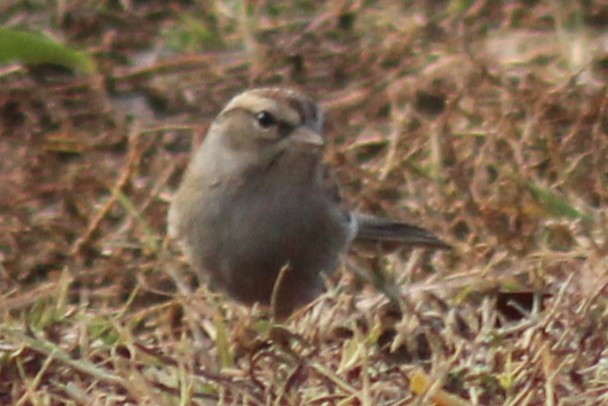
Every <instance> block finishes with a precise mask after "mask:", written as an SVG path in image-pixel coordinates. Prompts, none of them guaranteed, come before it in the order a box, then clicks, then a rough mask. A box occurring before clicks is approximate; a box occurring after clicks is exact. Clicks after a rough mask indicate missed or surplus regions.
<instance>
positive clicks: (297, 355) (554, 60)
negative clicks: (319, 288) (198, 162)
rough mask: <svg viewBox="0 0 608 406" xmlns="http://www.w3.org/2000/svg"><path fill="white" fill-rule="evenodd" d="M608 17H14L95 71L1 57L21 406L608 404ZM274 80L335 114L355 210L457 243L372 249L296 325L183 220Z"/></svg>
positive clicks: (50, 13)
mask: <svg viewBox="0 0 608 406" xmlns="http://www.w3.org/2000/svg"><path fill="white" fill-rule="evenodd" d="M55 3H56V4H55ZM607 22H608V5H607V4H606V3H605V2H602V1H586V2H557V1H534V0H527V1H524V0H521V1H505V2H489V1H482V0H478V1H441V0H427V1H421V2H397V1H389V0H383V1H378V2H366V1H339V2H316V1H307V0H298V1H295V2H289V3H288V2H280V1H263V0H260V1H244V0H243V1H229V0H217V1H195V0H191V1H187V0H184V1H171V2H162V1H148V2H140V1H114V0H99V1H92V0H89V1H73V0H67V1H64V2H48V4H47V2H43V1H19V0H11V1H5V2H3V3H2V4H1V5H0V23H1V24H2V25H3V27H10V28H13V29H19V30H25V31H43V32H45V33H46V34H47V35H48V36H49V37H51V38H53V39H54V40H55V41H56V42H57V43H60V44H63V45H65V46H66V47H68V48H66V49H71V50H78V51H79V52H81V54H80V55H87V56H88V57H90V58H91V60H92V61H93V62H94V65H95V69H93V70H92V69H90V67H89V66H87V65H86V64H82V63H72V64H70V63H68V64H65V63H63V62H61V61H56V62H57V63H55V64H52V63H48V62H54V60H53V52H50V56H48V55H45V56H44V57H42V56H41V54H42V53H43V52H40V53H35V54H36V55H35V56H34V58H38V59H44V58H47V59H45V60H44V61H43V62H47V63H44V64H40V63H33V62H40V60H32V56H31V55H30V56H29V57H23V58H21V59H20V60H11V61H10V62H8V61H5V62H4V64H3V65H0V156H1V157H2V158H1V159H0V171H1V174H2V176H1V179H0V288H1V291H0V312H1V314H2V321H1V322H0V404H24V405H27V404H64V403H68V404H87V405H89V404H106V405H108V404H155V405H156V404H167V405H170V404H214V403H218V402H219V403H225V404H233V403H234V404H294V405H295V404H319V405H321V404H369V405H371V404H374V405H396V404H411V403H417V404H432V403H435V404H443V405H459V404H481V405H503V404H512V405H514V404H518V405H519V404H556V403H560V404H575V403H578V404H602V403H606V402H608V385H607V384H606V382H608V352H607V351H608V350H607V349H606V348H608V346H607V345H606V341H607V340H608V337H607V335H606V331H608V299H607V296H608V295H607V290H608V272H607V269H608V260H607V259H606V253H607V252H608V216H607V215H608V212H607V210H606V207H607V203H608V115H607V114H606V110H607V108H608V98H607V97H606V80H607V78H608V75H607V68H606V67H607V66H608V64H607V61H608V50H607V48H606V44H607V43H608V41H607V40H608V37H607V36H606V30H605V27H606V23H607ZM3 35H6V33H4V34H3ZM4 44H5V45H2V42H0V50H2V48H3V46H4V47H6V44H7V42H6V38H5V40H4ZM17 48H19V47H17ZM70 52H72V51H70ZM0 56H2V52H0ZM49 58H50V60H49ZM57 64H60V65H68V66H62V67H61V66H57ZM262 85H279V86H290V87H295V88H298V89H301V90H303V91H306V92H308V93H310V94H311V95H313V96H314V97H315V98H316V99H317V100H319V101H320V102H321V103H322V105H323V107H324V109H325V116H326V133H327V136H328V140H329V144H330V145H329V146H328V151H327V161H328V162H330V163H331V164H332V165H334V167H335V168H336V172H337V177H338V179H339V180H340V183H341V185H342V193H343V195H344V199H345V201H347V202H348V204H349V205H350V206H351V207H353V208H357V209H360V210H364V211H368V212H372V213H376V214H382V215H386V216H390V217H394V218H400V219H403V220H405V221H409V222H412V223H415V224H417V225H420V226H423V227H425V228H427V229H429V230H432V231H433V232H434V233H435V234H436V235H438V236H440V237H441V238H442V239H444V240H445V241H446V242H448V243H449V244H451V245H452V246H453V249H452V250H450V251H442V252H430V251H426V250H419V249H416V250H412V249H404V250H402V251H399V252H397V253H390V254H387V255H376V254H377V253H376V252H374V251H372V252H370V251H366V252H353V255H351V256H350V257H349V259H348V260H347V261H346V263H345V265H344V269H342V270H341V272H340V275H339V277H338V278H336V279H335V280H332V281H328V292H327V294H326V295H324V296H323V297H322V298H320V299H319V300H318V301H317V302H316V303H314V304H313V305H312V306H310V307H309V308H306V309H304V310H302V311H301V312H299V313H297V314H296V315H294V316H293V317H292V318H291V319H290V320H288V321H287V322H285V323H283V324H274V323H272V322H271V321H269V319H268V317H267V315H266V314H265V313H264V310H263V309H258V308H253V309H249V308H246V307H244V306H241V305H239V304H237V303H234V302H232V301H231V300H229V299H226V298H224V297H223V296H221V295H217V294H213V293H210V292H208V291H207V290H206V288H205V286H204V284H201V285H200V286H198V284H197V282H196V278H195V277H194V274H193V273H192V271H191V270H190V268H189V266H188V264H187V263H186V262H185V260H184V259H183V257H182V256H181V254H180V253H179V251H177V250H175V249H173V247H172V244H171V243H170V242H169V241H167V240H166V239H165V234H166V233H165V228H166V211H167V205H168V202H169V201H170V198H171V195H172V194H173V192H174V191H175V189H176V187H177V184H178V183H179V180H180V178H181V175H182V172H183V170H184V168H185V166H186V165H187V162H188V159H189V157H190V153H191V150H192V149H193V148H194V147H195V146H196V145H198V144H199V143H200V141H201V139H202V138H203V137H204V135H205V132H206V130H207V128H208V126H209V123H210V121H211V120H212V118H213V117H214V115H216V114H217V113H218V111H219V110H220V109H221V107H222V105H223V104H224V103H225V102H226V101H227V100H228V99H229V98H230V97H231V96H233V95H234V94H236V93H238V92H240V91H242V90H243V89H246V88H250V87H255V86H262ZM353 269H364V270H366V271H367V272H371V274H374V275H376V277H373V278H371V280H373V281H374V283H368V282H369V279H368V282H366V280H365V279H361V278H358V277H355V276H354V275H355V273H353V272H352V270H353ZM388 297H393V298H395V297H396V298H397V299H398V300H397V301H393V302H391V301H389V299H388Z"/></svg>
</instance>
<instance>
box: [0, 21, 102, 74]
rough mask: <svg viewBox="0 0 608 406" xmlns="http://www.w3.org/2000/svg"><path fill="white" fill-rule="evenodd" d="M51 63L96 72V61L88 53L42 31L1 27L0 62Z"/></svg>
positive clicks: (86, 71)
mask: <svg viewBox="0 0 608 406" xmlns="http://www.w3.org/2000/svg"><path fill="white" fill-rule="evenodd" d="M15 61H18V62H22V63H25V64H39V63H50V64H55V65H61V66H65V67H68V68H71V69H76V70H80V71H83V72H85V73H94V72H95V71H96V67H95V63H94V62H93V60H92V59H91V58H89V57H88V56H87V55H85V54H83V53H81V52H78V51H76V50H74V49H71V48H69V47H66V46H65V45H62V44H60V43H58V42H55V41H53V40H52V39H50V38H48V37H47V36H45V35H43V34H40V33H31V32H25V31H18V30H13V29H10V28H2V27H0V64H2V63H10V62H15Z"/></svg>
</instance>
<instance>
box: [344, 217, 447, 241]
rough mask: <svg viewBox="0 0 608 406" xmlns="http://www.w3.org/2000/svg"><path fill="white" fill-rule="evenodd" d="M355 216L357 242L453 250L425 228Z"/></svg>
mask: <svg viewBox="0 0 608 406" xmlns="http://www.w3.org/2000/svg"><path fill="white" fill-rule="evenodd" d="M353 214H354V216H355V218H356V220H357V226H358V229H357V235H356V237H355V240H356V241H387V242H397V243H403V244H406V245H415V246H425V247H429V248H436V249H450V248H452V247H451V246H450V245H449V244H446V243H445V242H443V241H441V240H440V239H439V238H437V237H435V236H434V235H433V234H432V233H431V232H430V231H427V230H425V229H424V228H421V227H417V226H412V225H410V224H406V223H402V222H400V221H394V220H388V219H384V218H381V217H375V216H369V215H365V214H360V213H353Z"/></svg>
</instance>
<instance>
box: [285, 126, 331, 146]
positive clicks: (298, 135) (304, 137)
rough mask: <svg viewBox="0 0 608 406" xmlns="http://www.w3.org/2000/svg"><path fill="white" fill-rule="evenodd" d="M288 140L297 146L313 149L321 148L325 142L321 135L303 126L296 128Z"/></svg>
mask: <svg viewBox="0 0 608 406" xmlns="http://www.w3.org/2000/svg"><path fill="white" fill-rule="evenodd" d="M290 138H291V139H292V140H293V142H297V143H298V144H304V145H309V146H314V147H322V146H323V145H325V140H324V139H323V136H322V135H321V134H319V133H318V132H316V131H313V130H311V129H310V128H308V127H305V126H302V127H298V128H296V129H295V130H294V132H293V134H291V137H290Z"/></svg>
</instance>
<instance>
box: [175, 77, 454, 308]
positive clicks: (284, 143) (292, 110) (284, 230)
mask: <svg viewBox="0 0 608 406" xmlns="http://www.w3.org/2000/svg"><path fill="white" fill-rule="evenodd" d="M322 126H323V112H322V110H321V108H320V106H319V105H318V104H317V103H316V102H315V101H314V100H313V99H312V98H310V97H309V96H307V95H305V94H303V93H301V92H299V91H296V90H290V89H283V88H258V89H253V90H248V91H245V92H244V93H241V94H239V95H237V96H235V97H234V98H233V99H232V100H230V101H229V102H228V104H227V105H226V106H225V107H224V109H223V110H222V111H221V112H220V113H219V115H218V116H217V117H216V118H215V120H214V121H213V122H212V124H211V126H210V128H209V131H208V133H207V136H206V137H205V139H204V140H203V142H202V143H201V145H200V147H199V148H198V150H197V151H196V153H195V154H194V156H193V158H192V160H191V162H190V164H189V166H188V168H187V169H186V172H185V174H184V176H183V179H182V182H181V184H180V186H179V188H178V190H177V192H176V193H175V195H174V197H173V199H172V202H171V204H170V207H169V212H168V234H169V236H170V237H171V238H172V239H174V240H176V241H177V242H178V244H179V245H180V247H181V249H182V251H183V252H184V253H185V255H186V257H187V258H188V260H189V262H190V263H191V264H192V266H193V267H194V268H195V269H196V270H197V275H198V276H199V279H202V280H203V281H204V282H206V283H208V284H209V286H210V287H211V288H212V289H215V290H221V291H223V292H225V293H227V294H228V295H229V296H230V297H232V298H234V299H236V300H237V301H239V302H242V303H244V304H248V305H252V304H254V303H260V304H262V305H272V311H273V314H274V316H275V317H276V318H278V319H284V318H286V317H288V316H289V315H290V314H291V313H293V312H294V311H295V310H297V309H298V308H300V307H302V306H304V305H306V304H308V303H309V302H311V301H313V300H314V299H315V298H317V297H318V296H319V295H320V294H321V293H322V292H323V291H324V275H325V276H330V275H331V274H332V273H334V272H335V271H336V269H337V268H338V266H339V264H340V260H341V257H342V256H343V254H345V253H346V252H347V250H348V248H349V246H350V245H351V244H352V243H353V242H356V241H381V242H390V243H395V242H397V243H403V244H406V245H414V246H426V247H431V248H438V249H444V248H448V247H449V246H448V245H447V244H445V243H444V242H442V241H441V240H440V239H438V238H437V237H435V236H434V235H433V234H431V233H430V232H428V231H427V230H425V229H423V228H420V227H417V226H413V225H409V224H406V223H402V222H400V221H394V220H388V219H384V218H381V217H376V216H373V215H368V214H363V213H358V212H354V211H350V210H348V209H347V208H345V207H344V205H343V202H342V201H341V199H340V197H339V193H338V186H337V183H336V182H335V181H334V178H333V177H332V176H331V170H330V168H329V166H327V165H326V164H325V163H324V161H323V157H324V146H325V144H326V139H325V137H324V135H323V133H322ZM279 275H281V276H280V277H279Z"/></svg>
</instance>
